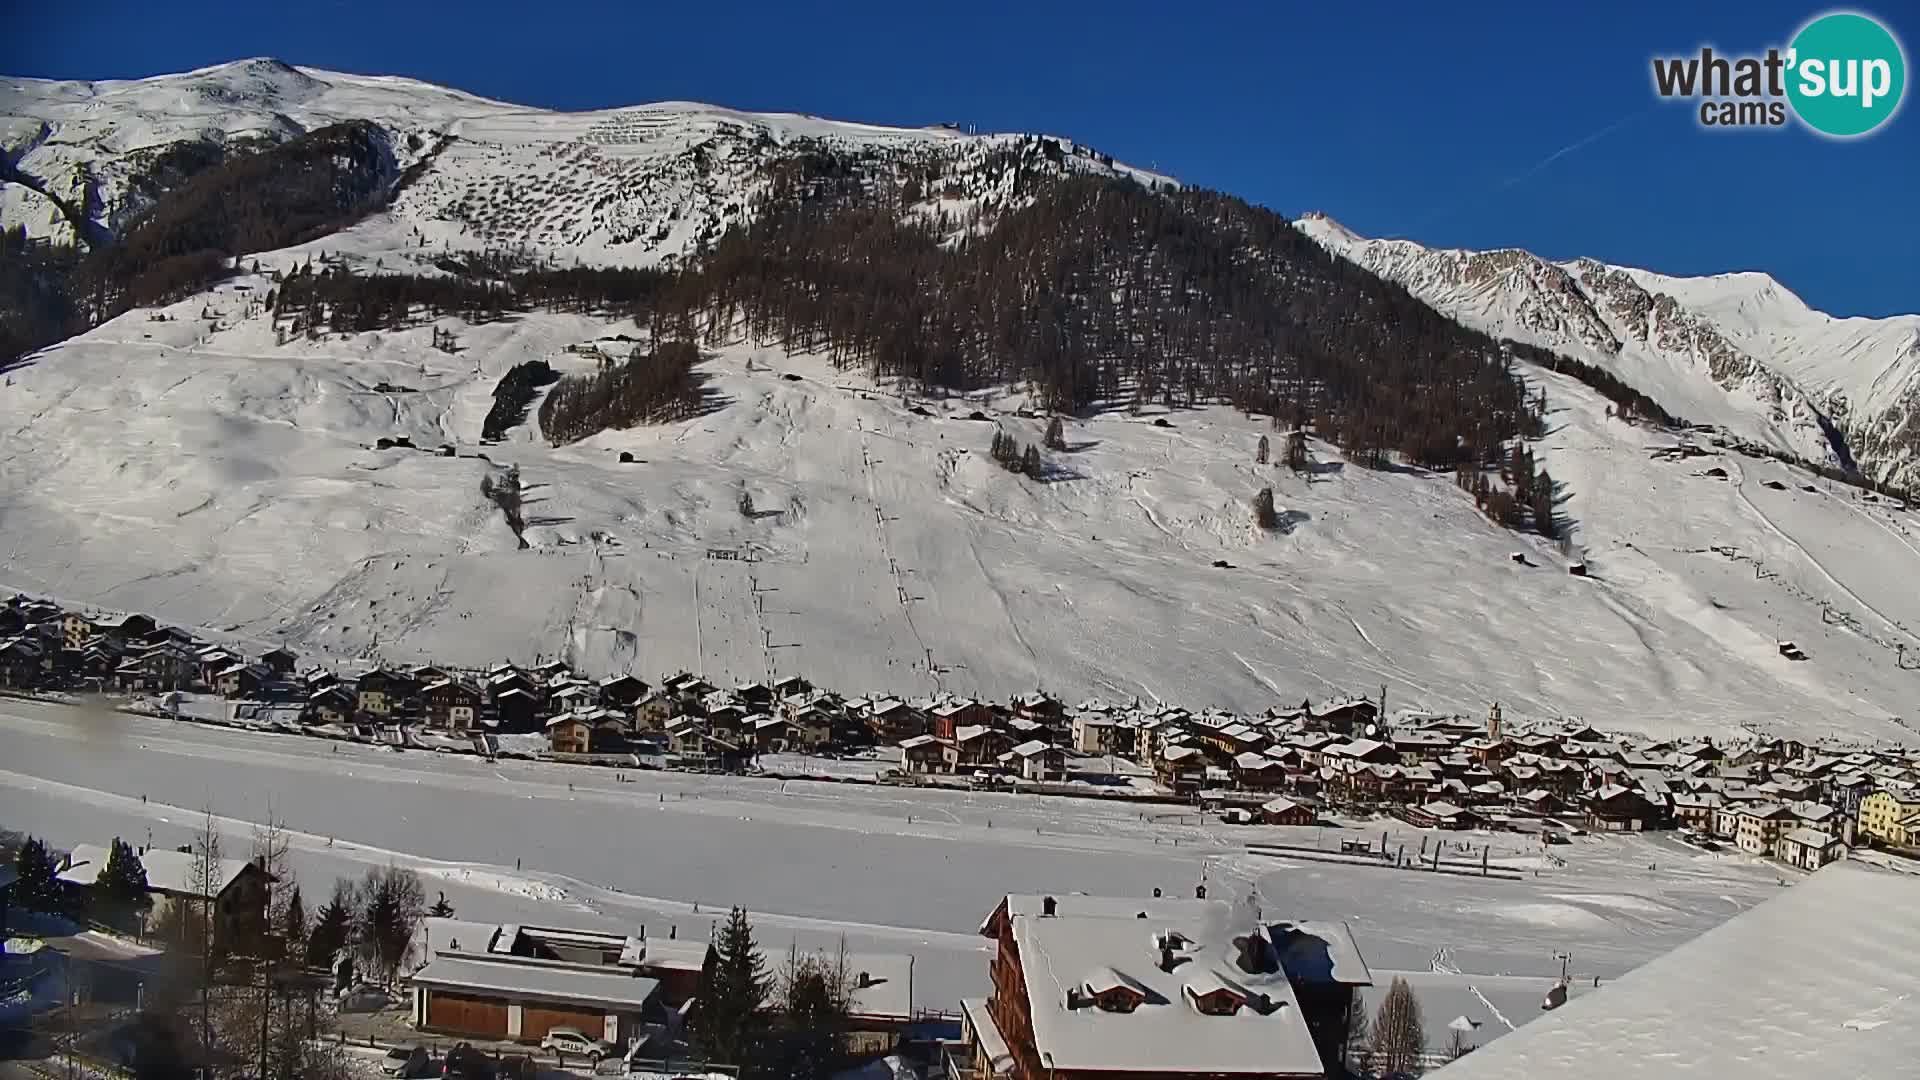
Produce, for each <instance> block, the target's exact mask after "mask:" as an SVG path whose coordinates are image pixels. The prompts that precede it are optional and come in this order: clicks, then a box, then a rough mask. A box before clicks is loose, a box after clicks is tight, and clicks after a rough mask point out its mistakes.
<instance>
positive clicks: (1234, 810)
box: [1220, 806, 1253, 825]
mask: <svg viewBox="0 0 1920 1080" xmlns="http://www.w3.org/2000/svg"><path fill="white" fill-rule="evenodd" d="M1220 820H1221V821H1223V822H1226V823H1227V824H1228V825H1251V824H1253V811H1251V810H1248V809H1247V808H1245V807H1242V806H1229V807H1227V808H1226V809H1225V810H1222V811H1220Z"/></svg>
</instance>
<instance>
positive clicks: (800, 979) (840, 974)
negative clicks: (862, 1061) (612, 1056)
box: [689, 908, 857, 1080]
mask: <svg viewBox="0 0 1920 1080" xmlns="http://www.w3.org/2000/svg"><path fill="white" fill-rule="evenodd" d="M855 989H857V985H856V979H855V977H854V975H853V973H852V972H850V971H848V970H847V961H846V955H845V952H844V951H842V952H841V953H840V954H839V955H837V956H828V955H819V954H807V955H802V954H800V953H799V952H798V951H796V952H794V953H793V954H792V955H791V956H790V957H789V959H788V961H787V964H786V966H785V968H784V970H782V971H781V972H779V973H778V974H775V973H774V972H771V971H769V970H768V965H767V959H766V956H765V954H764V953H762V952H761V951H760V948H759V946H758V945H757V944H756V943H755V941H754V937H753V926H752V924H751V923H750V922H749V921H748V919H747V913H746V912H745V911H744V910H742V909H740V908H734V909H733V910H732V911H731V912H730V913H729V914H728V916H727V921H726V923H725V924H723V925H722V926H721V927H720V931H719V934H718V935H717V936H716V937H715V939H714V951H713V956H712V957H711V958H710V959H709V961H708V964H707V966H706V968H705V969H704V970H703V971H702V972H701V976H700V997H699V1000H700V1007H699V1009H697V1010H696V1011H695V1012H694V1014H693V1018H692V1023H691V1025H690V1031H689V1034H690V1035H691V1037H692V1041H693V1045H694V1047H695V1048H696V1049H697V1050H698V1051H699V1052H700V1053H701V1054H703V1055H704V1056H705V1057H706V1058H707V1059H708V1060H710V1061H714V1062H719V1063H723V1064H729V1065H736V1066H738V1067H739V1069H740V1076H741V1078H742V1080H776V1078H777V1080H826V1078H828V1077H831V1076H835V1075H837V1074H839V1073H840V1071H841V1070H843V1069H844V1068H846V1066H847V1065H848V1064H850V1062H849V1061H848V1055H847V1045H846V1035H847V1030H848V1022H847V1014H848V1010H849V1008H850V1006H851V1004H852V1000H853V993H854V990H855Z"/></svg>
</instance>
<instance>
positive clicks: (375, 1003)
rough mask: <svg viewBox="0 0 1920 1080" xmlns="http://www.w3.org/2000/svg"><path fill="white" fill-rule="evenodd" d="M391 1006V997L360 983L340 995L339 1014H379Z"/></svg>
mask: <svg viewBox="0 0 1920 1080" xmlns="http://www.w3.org/2000/svg"><path fill="white" fill-rule="evenodd" d="M391 1004H393V995H391V994H389V993H387V992H386V991H385V990H384V989H382V988H380V987H378V986H375V985H373V984H372V983H361V984H360V985H358V986H356V987H354V988H353V989H351V990H348V991H346V992H345V993H343V994H341V995H340V1011H341V1012H379V1011H380V1010H381V1009H384V1008H386V1007H387V1006H389V1005H391Z"/></svg>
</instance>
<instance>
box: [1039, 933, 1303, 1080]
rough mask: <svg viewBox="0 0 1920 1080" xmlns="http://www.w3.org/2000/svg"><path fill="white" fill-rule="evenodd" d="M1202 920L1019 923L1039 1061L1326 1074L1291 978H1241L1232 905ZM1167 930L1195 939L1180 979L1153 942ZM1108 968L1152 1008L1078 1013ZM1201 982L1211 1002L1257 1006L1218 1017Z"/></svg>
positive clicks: (1060, 1068) (1182, 951)
mask: <svg viewBox="0 0 1920 1080" xmlns="http://www.w3.org/2000/svg"><path fill="white" fill-rule="evenodd" d="M1197 914H1200V915H1202V916H1203V917H1202V918H1201V919H1199V920H1198V921H1193V922H1184V923H1182V924H1179V925H1177V926H1171V927H1170V926H1166V925H1164V924H1162V923H1156V922H1151V921H1149V920H1142V919H1133V920H1128V919H1105V918H1051V919H1049V918H1044V917H1042V918H1020V919H1016V920H1014V924H1013V934H1014V940H1015V941H1016V942H1017V943H1018V945H1019V947H1020V957H1021V971H1022V974H1023V976H1024V978H1025V984H1026V986H1025V988H1026V993H1027V1000H1028V1005H1029V1007H1030V1009H1031V1011H1032V1018H1033V1036H1034V1046H1035V1049H1036V1050H1037V1051H1038V1053H1039V1054H1040V1060H1041V1061H1042V1062H1044V1063H1046V1064H1047V1065H1048V1066H1050V1067H1051V1068H1052V1069H1053V1070H1055V1071H1057V1072H1066V1071H1071V1070H1087V1071H1106V1070H1133V1071H1171V1072H1180V1073H1195V1074H1210V1075H1215V1076H1231V1075H1236V1074H1256V1075H1261V1076H1271V1075H1275V1074H1279V1075H1288V1074H1294V1073H1300V1074H1305V1075H1319V1073H1320V1072H1321V1069H1322V1066H1321V1064H1320V1055H1319V1052H1318V1051H1317V1050H1316V1049H1315V1048H1314V1043H1313V1037H1312V1035H1311V1034H1310V1033H1309V1032H1308V1030H1307V1025H1306V1021H1305V1019H1304V1018H1303V1017H1302V1016H1301V1013H1300V1006H1299V1002H1298V1001H1297V1000H1296V999H1295V997H1294V994H1293V987H1292V985H1291V984H1290V983H1289V982H1288V981H1287V977H1286V975H1285V974H1284V973H1283V972H1280V971H1274V972H1269V973H1250V972H1246V971H1243V970H1241V968H1240V967H1239V965H1238V964H1237V963H1236V958H1237V956H1238V955H1239V951H1238V949H1237V948H1236V947H1235V945H1234V944H1233V941H1232V936H1233V935H1232V932H1231V928H1230V926H1229V923H1228V920H1227V915H1226V907H1225V905H1220V906H1218V907H1214V908H1209V909H1205V910H1204V911H1202V912H1199V913H1197ZM1168 930H1175V931H1177V932H1179V933H1180V934H1182V935H1184V936H1185V937H1186V938H1187V939H1189V943H1188V944H1185V945H1183V946H1182V947H1180V948H1179V950H1178V955H1180V956H1183V957H1186V959H1185V960H1184V961H1183V962H1181V963H1179V964H1178V965H1177V966H1175V967H1174V969H1173V970H1172V971H1170V972H1169V971H1163V970H1161V967H1160V965H1159V963H1158V961H1159V950H1158V949H1157V948H1156V947H1155V944H1154V939H1155V938H1156V936H1158V935H1160V934H1162V933H1164V932H1166V931H1168ZM1106 968H1111V969H1113V970H1114V971H1115V972H1117V973H1118V974H1119V976H1121V977H1123V978H1124V979H1126V980H1127V981H1128V982H1129V983H1131V984H1133V985H1134V986H1136V987H1139V988H1140V989H1141V990H1142V991H1143V992H1144V994H1145V1001H1144V1002H1143V1003H1142V1004H1141V1005H1140V1006H1139V1007H1138V1008H1137V1009H1135V1010H1134V1011H1132V1012H1125V1013H1122V1012H1106V1011H1104V1010H1102V1009H1100V1008H1099V1007H1098V1006H1097V1005H1093V1004H1088V1003H1084V1002H1079V1001H1077V1002H1076V1004H1077V1005H1078V1007H1069V1002H1068V992H1069V991H1070V990H1071V991H1080V990H1083V989H1084V985H1083V981H1084V979H1085V978H1086V976H1087V973H1089V972H1094V971H1100V970H1103V969H1106ZM1190 985H1191V986H1198V987H1201V988H1202V995H1203V996H1204V993H1206V992H1211V991H1214V990H1217V989H1220V988H1224V989H1228V990H1231V991H1232V992H1233V993H1234V994H1235V995H1236V996H1237V997H1239V998H1240V999H1242V1000H1244V1001H1247V1002H1249V1003H1250V1004H1249V1005H1248V1006H1247V1007H1244V1008H1241V1009H1239V1010H1237V1011H1236V1012H1234V1013H1233V1014H1232V1015H1230V1016H1209V1015H1206V1014H1204V1013H1202V1012H1200V1011H1199V1009H1198V1008H1197V1007H1196V1005H1195V1003H1194V1001H1193V995H1192V994H1190V993H1189V991H1188V989H1187V988H1188V987H1189V986H1190ZM1262 995H1264V997H1263V996H1262ZM1076 996H1077V995H1076Z"/></svg>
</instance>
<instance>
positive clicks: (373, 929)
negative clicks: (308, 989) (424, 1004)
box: [358, 865, 427, 985]
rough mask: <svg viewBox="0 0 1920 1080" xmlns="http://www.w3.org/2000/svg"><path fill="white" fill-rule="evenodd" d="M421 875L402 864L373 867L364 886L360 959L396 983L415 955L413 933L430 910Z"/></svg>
mask: <svg viewBox="0 0 1920 1080" xmlns="http://www.w3.org/2000/svg"><path fill="white" fill-rule="evenodd" d="M426 907H427V894H426V889H425V888H424V887H422V886H421V884H420V875H418V874H416V873H414V872H413V871H411V870H404V869H401V868H400V867H398V866H392V865H388V866H385V867H379V866H376V867H373V868H371V869H369V870H368V871H367V876H366V879H365V880H364V881H362V882H361V885H360V912H359V919H358V923H359V926H358V930H359V934H358V937H359V942H360V959H361V960H362V961H363V962H364V963H366V964H367V965H368V966H369V967H371V968H373V969H375V970H377V971H379V972H380V973H381V975H382V976H383V981H384V982H385V983H387V984H388V985H392V983H393V980H394V978H395V977H396V976H397V975H398V974H399V972H400V969H401V967H403V966H405V964H406V962H407V960H408V959H409V958H411V957H412V955H413V934H414V931H415V930H416V929H418V928H419V926H420V917H421V915H422V914H423V913H424V912H425V911H426Z"/></svg>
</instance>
